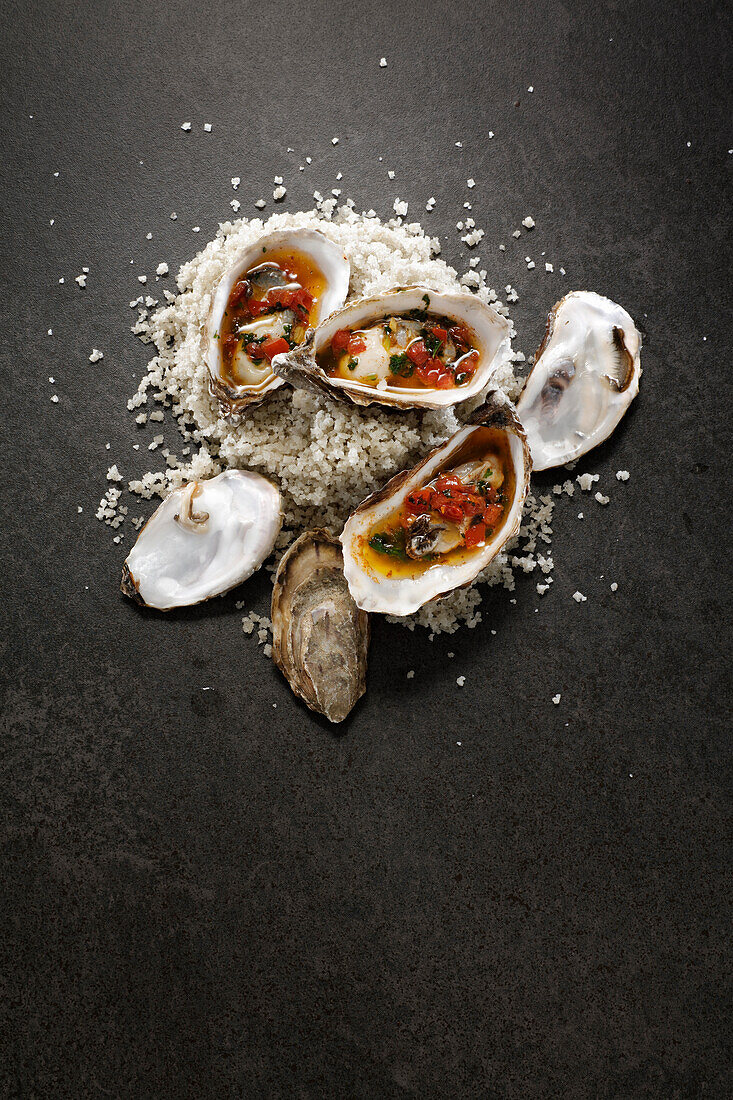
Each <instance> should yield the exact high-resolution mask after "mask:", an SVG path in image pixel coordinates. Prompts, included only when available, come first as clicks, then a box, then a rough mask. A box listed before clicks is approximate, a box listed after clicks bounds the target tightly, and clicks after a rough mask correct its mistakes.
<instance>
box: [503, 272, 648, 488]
mask: <svg viewBox="0 0 733 1100" xmlns="http://www.w3.org/2000/svg"><path fill="white" fill-rule="evenodd" d="M551 316H553V315H552V314H551ZM614 329H617V330H619V332H620V333H622V334H623V342H624V344H625V345H626V348H627V349H628V352H629V354H630V355H631V357H632V360H633V371H632V377H631V381H630V383H629V385H628V386H626V388H625V389H624V390H623V391H621V392H619V389H618V387H617V386H615V385H614V384H613V381H611V380H613V379H614V378H616V377H618V375H619V348H618V337H617V339H616V340H614ZM640 352H641V337H640V335H639V332H638V329H637V328H636V325H635V324H634V322H633V320H632V319H631V317H630V315H629V314H628V313H627V312H626V310H625V309H623V308H622V307H621V306H619V305H616V303H615V302H612V301H611V300H610V299H609V298H603V297H602V296H601V295H600V294H594V293H593V292H592V291H573V292H572V293H570V294H568V295H566V297H565V298H563V299H562V301H560V302H559V303H558V304H557V306H556V307H555V310H554V321H553V327H552V332H551V334H550V338H549V340H548V341H547V343H546V344H545V347H544V350H543V351H542V352H541V354H540V356H539V358H538V359H537V361H536V362H535V365H534V367H533V369H532V372H531V374H530V375H529V377H528V379H527V382H526V384H525V387H524V390H523V391H522V395H521V397H520V399H519V401H518V402H517V413H518V414H519V418H520V419H521V421H522V424H523V425H524V429H525V431H526V433H527V441H528V443H529V447H530V451H531V452H532V465H533V468H534V469H535V470H546V469H548V468H549V467H551V466H560V465H562V464H563V463H565V462H570V461H571V460H572V459H574V458H579V457H580V455H583V454H585V453H586V451H590V450H591V449H592V448H593V447H595V446H597V445H598V444H599V443H602V442H603V440H604V439H607V438H608V436H609V435H610V434H611V432H612V431H613V430H614V428H615V427H616V425H617V424H618V422H619V420H620V419H621V417H622V416H623V415H624V413H625V412H626V410H627V409H628V407H629V405H630V404H631V402H632V401H633V399H634V398H635V397H636V395H637V393H638V392H639V376H640V375H641V364H640Z"/></svg>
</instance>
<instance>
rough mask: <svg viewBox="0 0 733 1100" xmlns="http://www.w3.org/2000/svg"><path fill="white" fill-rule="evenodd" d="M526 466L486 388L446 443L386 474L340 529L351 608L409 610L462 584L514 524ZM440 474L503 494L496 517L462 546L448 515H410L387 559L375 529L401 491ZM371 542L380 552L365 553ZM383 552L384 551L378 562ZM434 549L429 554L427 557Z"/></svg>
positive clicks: (511, 414) (506, 405) (510, 414)
mask: <svg viewBox="0 0 733 1100" xmlns="http://www.w3.org/2000/svg"><path fill="white" fill-rule="evenodd" d="M489 466H490V467H491V469H492V471H494V470H496V469H499V470H500V471H501V480H499V478H498V477H497V478H496V480H495V481H494V480H492V478H493V477H494V475H493V473H492V474H488V473H486V471H487V470H488V467H489ZM530 471H531V459H530V454H529V448H528V446H527V441H526V438H525V434H524V429H523V428H522V425H521V424H520V422H519V420H518V418H517V415H516V412H515V410H514V406H513V405H512V404H511V403H510V402H509V401H508V399H507V398H505V397H504V396H503V395H502V394H500V393H498V392H494V393H492V394H490V395H489V397H488V399H487V401H486V403H485V404H484V405H482V406H481V407H480V408H478V409H476V411H475V412H474V413H473V414H472V415H471V417H470V418H469V422H468V423H467V424H466V426H465V427H463V428H461V429H460V430H459V431H457V432H456V433H455V435H453V436H452V437H451V438H450V439H449V440H448V442H447V443H444V444H442V446H440V447H436V448H435V450H433V451H431V452H430V454H429V455H427V456H426V457H425V458H424V459H423V460H422V462H419V463H418V465H417V466H415V467H414V468H413V469H412V470H405V471H404V472H403V473H400V474H397V476H396V477H393V478H392V480H391V481H389V482H387V484H386V485H385V486H384V488H382V489H380V490H379V492H377V493H374V494H373V495H372V496H370V497H368V498H367V499H366V500H365V501H363V502H362V503H361V504H360V505H359V507H358V508H357V509H356V511H355V512H353V513H352V515H351V516H350V517H349V519H348V520H347V522H346V525H345V527H344V530H343V533H342V535H341V544H342V546H343V548H344V574H345V576H346V580H347V582H348V585H349V590H350V592H351V595H352V596H353V597H354V600H355V601H356V603H357V604H358V606H359V607H361V608H362V609H363V610H364V611H378V612H382V613H384V614H391V615H410V614H412V613H413V612H414V611H417V610H418V608H420V607H422V605H423V604H425V603H428V602H429V601H430V600H434V599H436V598H438V597H440V596H444V595H446V594H447V593H448V592H452V591H453V590H454V589H456V588H461V587H464V586H465V585H467V584H470V583H471V581H472V580H474V578H475V577H476V576H477V575H478V574H479V573H480V572H481V570H482V569H483V568H484V567H485V566H486V565H488V564H489V562H490V561H491V560H492V558H494V557H495V555H496V554H497V553H498V552H499V551H500V550H501V548H502V547H503V546H504V545H505V543H506V542H507V541H508V540H509V539H510V538H511V537H512V536H513V535H514V534H515V533H516V531H517V530H518V528H519V524H520V520H521V515H522V507H523V505H524V498H525V497H526V495H527V490H528V487H529V477H530ZM447 474H451V475H453V476H454V477H455V476H458V477H460V478H461V479H464V480H466V481H468V482H469V483H471V484H472V485H477V486H478V484H479V482H481V484H482V485H484V487H486V486H489V487H490V488H495V487H496V488H497V489H498V490H501V492H502V493H503V503H502V506H501V509H500V517H499V518H498V519H497V520H496V522H495V526H494V527H493V529H490V528H489V527H488V526H487V528H486V532H487V533H486V537H485V541H484V542H483V543H482V544H478V545H476V546H475V547H474V548H473V549H468V547H467V543H466V542H465V541H464V540H465V529H464V533H461V528H460V527H457V526H456V524H455V523H451V522H450V521H445V520H443V519H438V520H436V519H435V518H434V517H428V520H429V522H427V523H426V522H425V521H424V520H423V517H422V516H417V517H416V518H415V520H411V522H412V526H408V527H407V530H406V535H405V539H406V541H405V548H404V549H405V553H404V554H403V555H402V558H403V560H400V555H399V554H396V555H395V557H394V558H391V557H389V555H390V554H392V553H393V550H392V549H385V546H386V543H385V541H384V539H385V536H384V535H383V534H381V533H380V531H379V529H380V528H384V527H386V528H387V529H388V530H389V525H390V522H392V523H393V524H395V530H397V527H396V523H397V522H398V521H397V520H395V519H394V517H395V514H396V510H398V509H400V508H401V507H402V504H403V502H404V501H405V500H406V498H407V495H408V494H412V493H417V492H418V491H420V490H423V489H424V487H426V486H428V485H429V484H430V483H431V482H432V481H434V480H435V479H437V478H438V477H439V476H441V475H447ZM483 491H485V490H482V492H483ZM493 499H501V498H497V497H495V496H494V497H493ZM408 522H410V520H408ZM415 524H417V527H415ZM435 528H438V529H437V530H436V529H435ZM457 532H458V537H457ZM379 540H382V541H381V543H380V542H379ZM375 546H376V547H377V548H379V549H380V553H375V552H373V550H372V548H373V547H375ZM384 554H386V555H388V556H387V557H386V558H384V560H383V555H384ZM435 554H437V555H438V558H437V560H435V559H434V558H432V557H431V556H432V555H435ZM440 555H445V559H444V560H443V559H441V557H440ZM420 559H422V560H420Z"/></svg>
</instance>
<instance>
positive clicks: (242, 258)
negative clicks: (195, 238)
mask: <svg viewBox="0 0 733 1100" xmlns="http://www.w3.org/2000/svg"><path fill="white" fill-rule="evenodd" d="M288 256H290V257H295V263H296V267H297V266H300V267H301V268H302V273H301V276H300V279H301V280H302V282H298V281H297V280H296V281H295V282H287V280H286V279H285V278H284V276H283V271H282V270H280V269H279V262H280V261H282V260H283V257H285V258H287V257H288ZM291 266H292V265H291ZM350 271H351V268H350V264H349V261H348V260H347V258H346V256H344V254H343V253H342V252H341V249H340V248H338V246H337V245H335V244H334V243H333V242H332V241H330V240H329V239H328V238H327V237H324V236H323V234H322V233H319V232H318V231H317V230H314V229H290V230H283V231H282V232H279V233H271V234H269V235H268V236H265V237H261V238H260V240H258V241H257V242H256V244H254V245H252V246H251V247H250V248H248V249H246V250H245V251H244V252H242V253H240V255H239V256H237V258H236V260H235V261H234V263H232V264H231V266H230V267H228V268H227V269H226V271H225V272H224V274H223V275H222V277H221V279H220V280H219V283H218V286H217V288H216V292H215V294H214V298H213V301H212V304H211V310H210V312H209V317H208V320H207V322H206V326H205V329H204V334H203V345H202V346H203V356H204V359H205V361H206V365H207V367H208V370H209V387H210V390H211V393H212V395H213V396H214V397H216V398H217V400H218V402H219V408H220V411H221V414H222V416H226V417H230V416H232V415H234V414H236V413H241V412H242V411H243V410H244V409H246V408H247V407H248V406H249V405H257V404H259V403H260V402H261V401H263V400H264V399H265V398H266V397H268V396H269V395H270V394H272V393H273V392H274V391H275V390H276V389H278V388H279V387H280V386H282V385H283V379H282V378H280V377H278V376H277V375H276V374H275V373H274V372H273V370H272V368H271V365H270V362H269V361H268V360H267V358H263V359H262V360H260V361H255V360H254V359H253V358H252V357H251V356H250V355H248V354H247V352H246V351H245V350H244V341H240V343H239V345H238V347H237V349H236V351H235V352H233V353H232V354H231V356H229V353H228V352H227V351H226V350H225V347H224V344H225V339H226V337H225V329H226V327H227V326H226V324H225V323H224V322H225V318H227V317H228V313H227V307H228V305H229V302H230V297H231V295H232V291H233V290H234V287H235V284H236V283H237V282H238V281H239V280H240V279H243V277H244V276H245V275H250V281H251V283H252V284H253V285H254V286H255V287H257V288H258V291H259V292H260V293H266V292H267V291H268V290H273V289H275V288H282V289H286V288H291V289H292V288H295V287H298V286H300V285H305V284H306V283H308V284H309V285H308V286H306V289H310V291H311V293H312V294H313V297H314V299H315V301H314V304H313V306H312V308H311V310H310V314H309V317H308V322H307V325H311V326H312V325H314V324H318V322H319V321H322V320H324V319H325V318H326V317H327V316H328V315H329V313H332V312H333V310H335V309H338V307H339V306H341V305H343V303H344V301H345V300H346V295H347V293H348V290H349V277H350ZM294 320H295V318H294V315H293V314H292V312H291V311H289V310H286V309H282V308H279V309H277V311H276V312H272V311H271V312H269V313H268V314H267V315H266V316H258V317H256V318H254V319H253V320H252V321H251V322H249V323H246V324H242V325H240V324H239V323H237V331H236V333H234V335H235V336H236V335H249V336H252V337H258V338H260V337H263V336H271V337H273V338H277V337H283V336H285V335H287V331H288V330H286V327H285V326H286V325H290V326H291V330H292V326H293V322H294ZM307 325H306V327H305V332H304V335H305V334H306V333H307ZM250 346H254V345H250Z"/></svg>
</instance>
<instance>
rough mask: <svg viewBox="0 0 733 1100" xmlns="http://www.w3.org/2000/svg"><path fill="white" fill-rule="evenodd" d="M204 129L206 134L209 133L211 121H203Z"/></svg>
mask: <svg viewBox="0 0 733 1100" xmlns="http://www.w3.org/2000/svg"><path fill="white" fill-rule="evenodd" d="M204 130H205V131H206V133H207V134H210V133H211V123H210V122H205V123H204Z"/></svg>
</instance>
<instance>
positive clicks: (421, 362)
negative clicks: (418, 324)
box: [405, 340, 430, 367]
mask: <svg viewBox="0 0 733 1100" xmlns="http://www.w3.org/2000/svg"><path fill="white" fill-rule="evenodd" d="M405 355H406V356H407V358H408V359H409V360H411V362H413V363H414V364H415V366H416V367H424V366H425V364H426V363H427V361H428V359H429V358H430V356H429V353H428V349H427V348H426V347H425V341H424V340H413V341H412V343H411V344H410V345H409V346H408V348H407V349H406V351H405Z"/></svg>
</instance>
